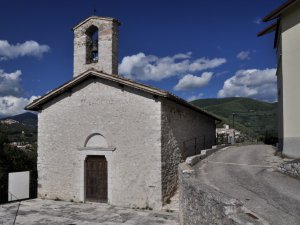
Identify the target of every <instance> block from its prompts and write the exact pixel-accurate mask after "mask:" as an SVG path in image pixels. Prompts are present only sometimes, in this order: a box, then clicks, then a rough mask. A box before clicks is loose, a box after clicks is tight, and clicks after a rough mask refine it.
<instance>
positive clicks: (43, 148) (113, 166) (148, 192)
mask: <svg viewBox="0 0 300 225" xmlns="http://www.w3.org/2000/svg"><path fill="white" fill-rule="evenodd" d="M38 131H39V132H38V173H39V180H38V186H39V191H38V192H39V197H41V198H49V199H55V198H59V199H62V200H67V201H70V200H74V201H82V200H84V194H83V195H82V193H81V190H82V189H83V187H84V177H82V174H84V171H83V170H84V166H83V165H84V164H83V162H84V158H82V153H84V152H86V154H87V155H88V153H89V152H91V153H93V154H94V153H95V152H96V153H97V151H85V150H84V149H82V148H83V146H84V143H85V141H86V139H87V137H88V136H89V135H90V134H93V133H100V134H101V135H103V136H104V138H105V139H106V142H107V143H108V146H111V147H112V148H115V151H113V152H111V153H110V154H108V153H107V155H106V159H107V161H108V202H109V203H110V204H112V205H119V206H126V207H139V208H147V207H149V208H154V209H161V207H162V203H161V196H162V194H161V189H162V188H161V102H159V101H157V100H156V99H154V98H153V96H152V95H150V94H145V93H143V92H140V91H137V90H134V89H132V88H129V87H120V86H119V85H118V84H116V83H113V82H110V81H107V80H103V79H100V78H91V79H89V80H87V81H85V82H84V83H82V84H80V85H78V86H77V87H75V88H74V89H73V90H72V91H69V92H67V93H65V94H63V95H61V96H60V97H58V98H56V99H55V100H53V101H51V102H49V103H47V105H45V107H44V108H43V109H42V111H41V113H40V114H39V122H38ZM105 154H106V153H105Z"/></svg>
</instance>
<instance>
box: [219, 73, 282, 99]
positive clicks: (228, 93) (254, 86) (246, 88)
mask: <svg viewBox="0 0 300 225" xmlns="http://www.w3.org/2000/svg"><path fill="white" fill-rule="evenodd" d="M218 97H220V98H224V97H251V98H255V99H260V100H265V101H270V102H273V101H276V99H277V77H276V69H265V70H258V69H251V70H239V71H237V72H236V73H235V75H234V76H232V77H231V78H229V79H227V80H226V81H225V82H224V86H223V88H222V89H221V90H219V92H218Z"/></svg>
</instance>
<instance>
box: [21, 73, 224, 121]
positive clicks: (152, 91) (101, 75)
mask: <svg viewBox="0 0 300 225" xmlns="http://www.w3.org/2000/svg"><path fill="white" fill-rule="evenodd" d="M91 76H95V77H99V78H103V79H107V80H110V81H113V82H117V83H119V84H122V85H126V86H129V87H132V88H136V89H139V90H141V91H145V92H147V93H150V94H153V95H155V96H160V97H163V98H168V99H170V100H173V101H175V102H177V103H179V104H182V105H184V106H186V107H189V108H191V109H193V110H196V111H198V112H200V113H202V114H205V115H207V116H209V117H211V118H213V119H215V120H216V121H222V120H221V119H220V118H218V117H217V116H215V115H212V114H210V113H209V112H206V111H204V110H202V109H200V108H199V107H197V106H195V105H192V104H190V103H188V102H187V101H185V100H183V99H181V98H179V97H176V96H175V95H172V94H170V93H169V92H166V91H162V90H159V89H156V88H153V87H150V86H147V85H144V84H140V83H137V82H135V81H132V80H129V79H125V78H122V77H119V76H117V75H110V74H106V73H103V72H99V71H96V70H94V69H90V70H88V71H86V72H84V73H82V74H80V75H79V76H77V77H75V78H74V79H73V80H71V81H69V82H67V83H65V84H63V85H61V86H60V87H58V88H56V89H54V90H52V91H50V92H49V93H47V94H46V95H44V96H42V97H40V98H39V99H37V100H35V101H33V102H32V103H30V104H29V105H27V106H26V107H25V110H31V111H39V110H40V109H41V106H42V105H44V104H46V103H47V102H49V101H51V100H52V99H54V98H55V97H57V96H58V95H60V94H62V93H64V92H66V91H68V90H69V89H72V88H73V87H74V86H76V85H77V84H79V83H80V82H82V81H84V80H85V79H87V78H88V77H91Z"/></svg>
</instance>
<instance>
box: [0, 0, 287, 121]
mask: <svg viewBox="0 0 300 225" xmlns="http://www.w3.org/2000/svg"><path fill="white" fill-rule="evenodd" d="M282 2H283V0H272V1H270V0H251V1H250V0H248V1H240V0H229V1H221V0H215V1H212V0H210V1H209V0H201V1H196V0H194V1H191V0H185V1H175V0H173V1H167V0H165V1H162V0H160V1H156V0H151V1H147V0H146V1H134V0H128V1H122V0H110V1H102V0H98V1H95V0H89V1H86V0H85V1H83V0H59V1H58V0H51V1H50V0H48V1H46V0H43V1H41V0H39V1H37V0H36V1H34V0H27V1H22V0H9V1H8V0H3V1H1V8H0V117H3V116H6V115H13V114H17V113H20V112H22V108H23V107H24V105H26V104H27V103H28V102H29V101H31V100H32V99H34V98H35V97H36V96H41V95H43V94H45V93H46V92H47V91H49V90H51V89H54V88H56V87H57V86H59V85H61V84H62V83H64V82H66V81H68V80H70V79H72V73H73V32H72V29H71V28H72V27H73V26H74V25H76V24H77V23H78V22H80V21H82V20H84V19H85V18H87V17H88V16H90V15H92V14H93V9H94V8H96V10H97V12H96V14H97V15H99V16H108V17H114V18H117V19H118V20H120V21H121V23H122V25H121V26H120V31H119V32H120V33H119V35H120V36H119V38H120V39H119V40H120V41H119V63H120V66H122V67H121V68H120V72H121V73H122V75H123V76H126V77H130V78H132V79H135V80H137V81H140V82H143V83H146V84H149V85H152V86H155V87H158V88H162V89H165V90H167V91H170V92H172V93H174V94H176V95H178V96H180V97H182V98H184V99H186V100H192V99H195V98H216V97H229V96H245V97H252V98H256V99H261V100H266V101H271V102H272V101H275V100H276V77H275V68H276V57H275V50H274V49H273V35H272V34H269V35H266V36H264V37H260V38H258V37H256V34H257V33H258V32H259V31H260V30H262V29H263V28H264V27H265V26H266V25H268V24H266V23H260V21H259V19H260V18H261V17H263V16H265V15H266V14H267V13H269V12H270V11H271V10H272V9H274V8H276V7H277V6H278V5H280V4H281V3H282ZM149 68H150V70H149Z"/></svg>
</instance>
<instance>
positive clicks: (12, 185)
mask: <svg viewBox="0 0 300 225" xmlns="http://www.w3.org/2000/svg"><path fill="white" fill-rule="evenodd" d="M29 180H30V172H29V171H25V172H16V173H9V174H8V201H15V200H19V199H25V198H29V185H30V183H29Z"/></svg>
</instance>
